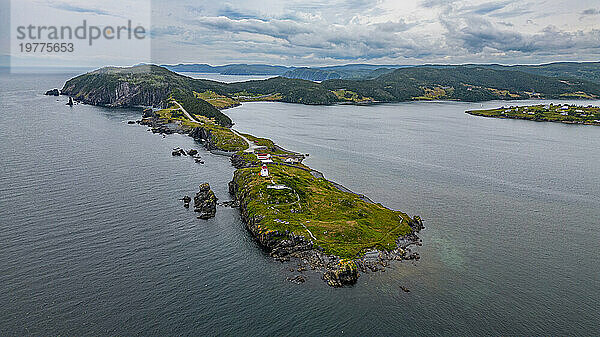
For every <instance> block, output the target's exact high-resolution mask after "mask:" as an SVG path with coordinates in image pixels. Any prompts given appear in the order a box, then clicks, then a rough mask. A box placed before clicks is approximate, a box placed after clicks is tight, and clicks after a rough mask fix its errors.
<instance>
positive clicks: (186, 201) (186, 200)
mask: <svg viewBox="0 0 600 337" xmlns="http://www.w3.org/2000/svg"><path fill="white" fill-rule="evenodd" d="M181 200H183V207H185V208H189V207H190V202H191V201H192V198H190V197H189V196H187V195H186V196H185V197H183V198H181Z"/></svg>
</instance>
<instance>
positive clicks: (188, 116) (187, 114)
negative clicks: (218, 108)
mask: <svg viewBox="0 0 600 337" xmlns="http://www.w3.org/2000/svg"><path fill="white" fill-rule="evenodd" d="M173 102H174V103H175V104H177V106H178V107H179V109H181V111H183V113H184V114H185V116H186V117H187V118H189V119H190V120H191V121H192V122H196V123H198V124H202V122H200V121H199V120H197V119H195V118H194V117H192V115H191V114H190V113H189V112H187V110H185V108H184V107H183V105H181V104H179V102H177V101H173Z"/></svg>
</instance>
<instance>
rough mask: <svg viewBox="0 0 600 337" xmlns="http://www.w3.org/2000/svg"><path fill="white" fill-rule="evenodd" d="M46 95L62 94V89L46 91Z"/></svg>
mask: <svg viewBox="0 0 600 337" xmlns="http://www.w3.org/2000/svg"><path fill="white" fill-rule="evenodd" d="M44 95H46V96H60V91H59V90H58V89H52V90H48V91H46V93H45V94H44Z"/></svg>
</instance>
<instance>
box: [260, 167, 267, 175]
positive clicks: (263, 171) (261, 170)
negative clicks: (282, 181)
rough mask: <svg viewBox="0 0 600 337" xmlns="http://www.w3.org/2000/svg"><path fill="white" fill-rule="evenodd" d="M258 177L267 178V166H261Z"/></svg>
mask: <svg viewBox="0 0 600 337" xmlns="http://www.w3.org/2000/svg"><path fill="white" fill-rule="evenodd" d="M260 175H261V176H263V177H268V176H269V169H268V168H267V165H263V166H262V168H261V169H260Z"/></svg>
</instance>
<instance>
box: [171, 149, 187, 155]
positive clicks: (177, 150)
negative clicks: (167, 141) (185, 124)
mask: <svg viewBox="0 0 600 337" xmlns="http://www.w3.org/2000/svg"><path fill="white" fill-rule="evenodd" d="M171 155H173V156H178V157H180V156H187V153H186V152H185V150H184V149H180V148H178V147H176V148H174V149H173V151H172V152H171Z"/></svg>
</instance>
